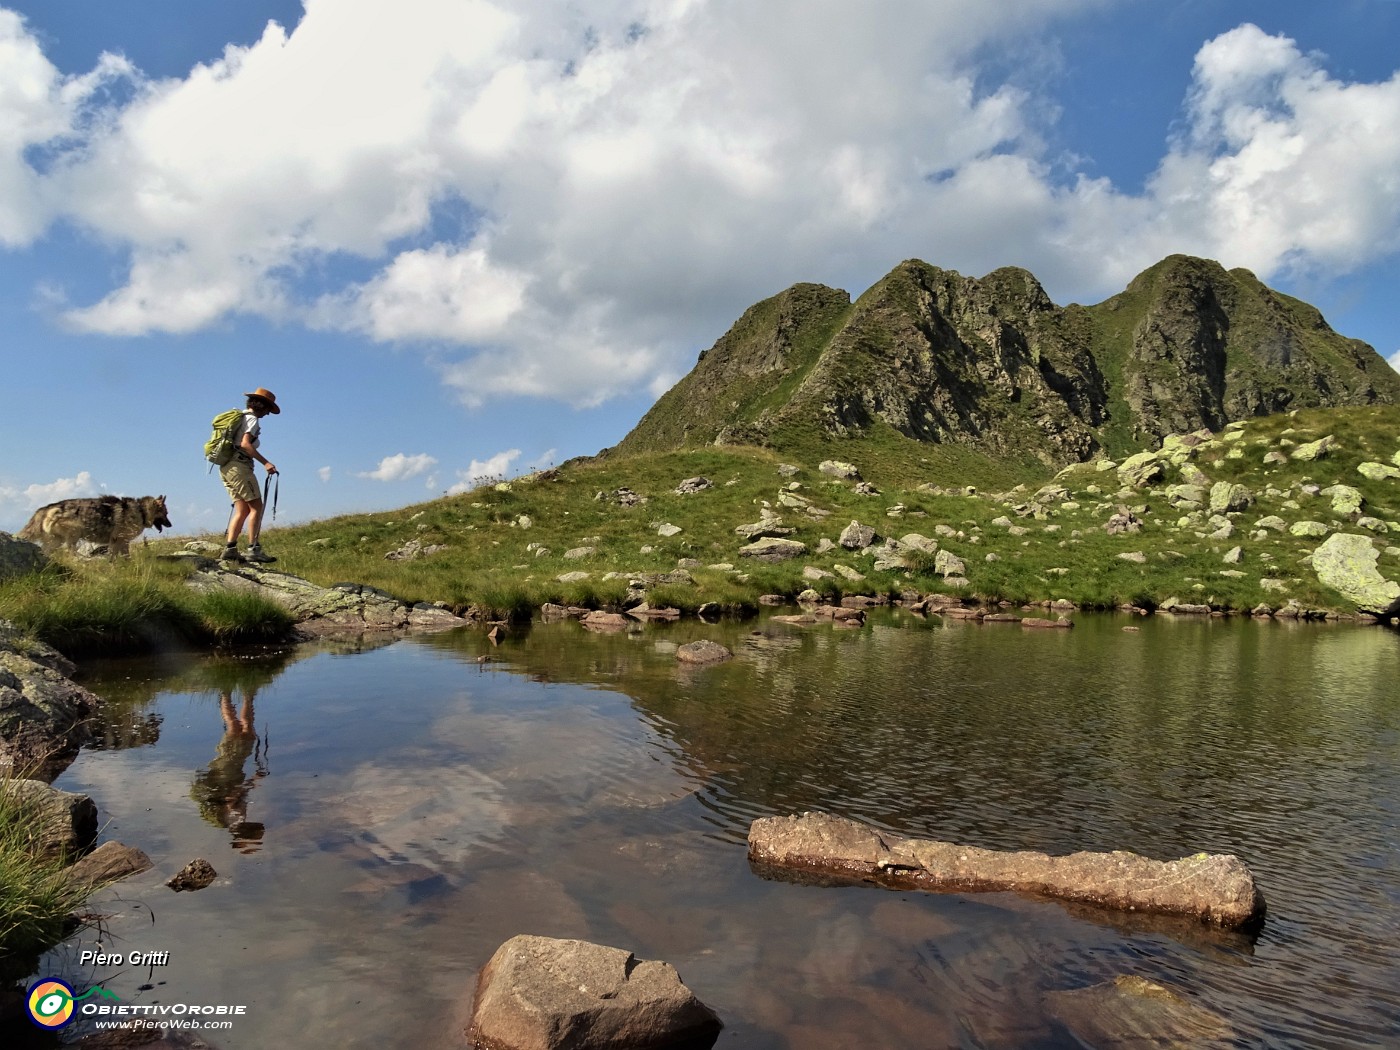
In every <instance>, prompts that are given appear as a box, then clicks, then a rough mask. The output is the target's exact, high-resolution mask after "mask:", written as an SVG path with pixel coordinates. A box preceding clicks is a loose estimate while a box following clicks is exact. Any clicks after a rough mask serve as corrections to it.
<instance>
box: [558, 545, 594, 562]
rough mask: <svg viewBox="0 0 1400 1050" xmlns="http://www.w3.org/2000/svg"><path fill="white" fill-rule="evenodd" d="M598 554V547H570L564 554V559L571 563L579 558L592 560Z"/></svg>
mask: <svg viewBox="0 0 1400 1050" xmlns="http://www.w3.org/2000/svg"><path fill="white" fill-rule="evenodd" d="M597 553H598V548H597V547H590V546H583V547H570V548H569V549H568V550H566V551H565V552H564V557H565V558H566V559H568V560H569V561H577V560H578V559H579V558H591V557H593V555H595V554H597Z"/></svg>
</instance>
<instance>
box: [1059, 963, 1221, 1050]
mask: <svg viewBox="0 0 1400 1050" xmlns="http://www.w3.org/2000/svg"><path fill="white" fill-rule="evenodd" d="M1045 1005H1046V1009H1047V1012H1048V1013H1049V1014H1050V1015H1051V1016H1052V1017H1054V1018H1055V1019H1056V1020H1057V1021H1059V1022H1060V1023H1061V1024H1063V1025H1064V1026H1065V1027H1066V1028H1068V1029H1069V1030H1070V1031H1071V1032H1072V1033H1073V1034H1074V1036H1075V1037H1076V1038H1077V1039H1078V1040H1079V1041H1080V1043H1082V1044H1083V1045H1085V1046H1092V1047H1096V1048H1099V1050H1110V1048H1122V1050H1128V1048H1133V1050H1137V1048H1143V1050H1146V1048H1148V1047H1154V1048H1168V1047H1178V1048H1180V1050H1190V1048H1194V1047H1200V1046H1224V1045H1227V1044H1229V1043H1230V1041H1231V1039H1232V1037H1233V1035H1234V1032H1233V1030H1232V1029H1231V1027H1230V1024H1229V1022H1227V1021H1226V1020H1225V1019H1224V1018H1222V1017H1220V1016H1219V1015H1218V1014H1214V1013H1212V1012H1211V1011H1209V1010H1207V1009H1205V1008H1204V1007H1200V1006H1196V1005H1195V1004H1194V1003H1192V1002H1191V1001H1190V1000H1188V999H1186V998H1185V997H1183V996H1182V995H1180V994H1179V993H1177V992H1175V991H1173V990H1172V989H1170V988H1167V987H1166V986H1164V985H1160V984H1157V983H1156V982H1155V981H1149V980H1147V979H1146V978H1143V977H1131V976H1122V977H1115V978H1114V979H1113V980H1111V981H1105V982H1104V983H1102V984H1096V985H1093V986H1091V987H1089V988H1074V989H1068V990H1065V991H1056V992H1048V993H1047V994H1046V996H1045Z"/></svg>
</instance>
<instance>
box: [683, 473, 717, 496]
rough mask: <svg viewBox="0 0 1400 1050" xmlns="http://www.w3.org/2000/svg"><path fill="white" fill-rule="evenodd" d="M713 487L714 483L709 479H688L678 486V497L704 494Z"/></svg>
mask: <svg viewBox="0 0 1400 1050" xmlns="http://www.w3.org/2000/svg"><path fill="white" fill-rule="evenodd" d="M713 486H714V482H713V481H711V480H710V479H709V478H700V477H696V478H686V479H685V480H684V481H682V482H681V483H680V484H679V485H677V486H676V494H677V495H678V496H689V495H692V494H694V493H696V492H704V491H705V490H706V489H708V488H712V487H713Z"/></svg>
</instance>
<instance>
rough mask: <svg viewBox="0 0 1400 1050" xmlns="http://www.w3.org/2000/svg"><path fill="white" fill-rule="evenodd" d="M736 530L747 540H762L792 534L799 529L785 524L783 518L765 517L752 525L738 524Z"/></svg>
mask: <svg viewBox="0 0 1400 1050" xmlns="http://www.w3.org/2000/svg"><path fill="white" fill-rule="evenodd" d="M734 531H735V532H737V533H738V534H739V535H740V536H742V537H744V539H746V540H761V539H777V538H779V537H782V536H791V535H792V534H793V533H794V532H796V531H797V530H796V529H793V528H789V527H788V526H786V525H784V524H783V519H782V518H764V519H763V520H762V521H756V522H754V523H753V524H752V525H737V526H735V528H734Z"/></svg>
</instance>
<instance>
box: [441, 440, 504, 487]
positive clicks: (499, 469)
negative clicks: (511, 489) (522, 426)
mask: <svg viewBox="0 0 1400 1050" xmlns="http://www.w3.org/2000/svg"><path fill="white" fill-rule="evenodd" d="M519 458H520V449H518V448H511V449H506V450H505V451H504V452H497V453H496V454H495V455H494V456H491V457H490V458H489V459H473V460H472V461H471V465H470V466H469V467H467V469H466V470H458V471H457V481H456V482H455V483H454V484H453V485H452V486H451V487H450V488H448V490H447V493H448V495H450V496H456V495H459V494H461V493H463V492H470V491H471V490H472V489H474V488H476V487H477V486H478V485H483V484H486V483H487V482H489V481H495V480H497V479H500V478H504V477H508V476H509V475H510V471H511V465H512V464H513V463H515V461H516V460H517V459H519Z"/></svg>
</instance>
